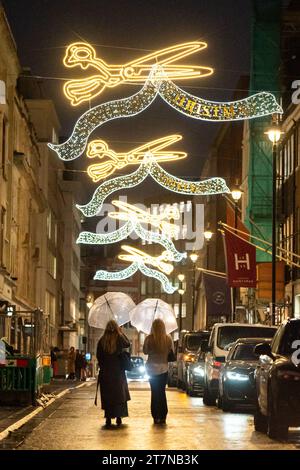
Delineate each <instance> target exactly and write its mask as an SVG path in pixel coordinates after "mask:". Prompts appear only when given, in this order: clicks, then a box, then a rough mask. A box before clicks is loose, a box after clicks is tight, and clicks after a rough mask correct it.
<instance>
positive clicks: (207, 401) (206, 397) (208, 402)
mask: <svg viewBox="0 0 300 470" xmlns="http://www.w3.org/2000/svg"><path fill="white" fill-rule="evenodd" d="M203 404H204V405H205V406H214V405H215V404H216V400H215V398H214V397H213V396H212V395H211V393H210V391H209V388H208V386H207V384H205V385H204V393H203Z"/></svg>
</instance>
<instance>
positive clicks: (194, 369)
mask: <svg viewBox="0 0 300 470" xmlns="http://www.w3.org/2000/svg"><path fill="white" fill-rule="evenodd" d="M206 344H207V342H206ZM204 365H205V352H203V351H202V347H201V346H200V348H199V349H198V351H197V354H196V360H195V362H193V363H191V364H190V365H189V366H188V368H187V375H186V377H187V378H186V393H187V395H189V396H191V397H192V396H195V395H199V396H202V395H203V390H204Z"/></svg>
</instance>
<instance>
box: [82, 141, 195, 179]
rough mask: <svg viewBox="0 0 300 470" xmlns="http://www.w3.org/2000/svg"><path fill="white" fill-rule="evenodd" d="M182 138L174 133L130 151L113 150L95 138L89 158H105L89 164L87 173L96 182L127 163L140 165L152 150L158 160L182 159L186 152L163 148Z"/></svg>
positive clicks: (91, 144)
mask: <svg viewBox="0 0 300 470" xmlns="http://www.w3.org/2000/svg"><path fill="white" fill-rule="evenodd" d="M181 139H182V136H181V135H180V134H172V135H168V136H166V137H161V138H160V139H156V140H152V141H150V142H147V143H146V144H143V145H141V146H139V147H137V148H135V149H133V150H130V151H129V152H124V153H117V152H114V151H113V150H111V149H110V148H109V147H108V145H107V143H106V142H105V141H104V140H93V141H92V142H90V143H89V145H88V148H87V153H86V155H87V157H88V158H96V157H97V158H99V159H100V160H104V159H105V161H103V162H102V163H96V164H93V165H90V166H88V168H87V173H88V175H89V177H90V178H91V179H92V180H93V182H94V183H97V182H98V181H100V180H103V179H105V178H107V177H108V176H110V175H112V174H113V173H114V172H115V171H117V170H120V169H122V168H124V167H126V166H127V165H139V164H140V163H141V162H142V161H143V159H144V156H145V153H146V152H151V154H152V155H153V157H154V158H155V160H156V161H158V162H159V161H160V162H167V161H174V160H181V159H183V158H186V157H187V153H186V152H178V151H176V150H162V149H164V148H165V147H169V146H170V145H172V144H173V143H175V142H178V141H179V140H181Z"/></svg>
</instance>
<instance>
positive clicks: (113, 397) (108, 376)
mask: <svg viewBox="0 0 300 470" xmlns="http://www.w3.org/2000/svg"><path fill="white" fill-rule="evenodd" d="M129 346H130V343H129V340H128V339H127V337H126V336H125V335H122V336H120V337H119V338H118V341H117V350H116V352H114V353H113V354H109V353H107V352H105V351H104V350H103V348H102V343H101V338H100V340H99V342H98V346H97V359H98V363H99V367H100V371H99V381H100V396H101V405H102V409H104V410H105V409H106V408H110V407H111V406H114V405H119V404H122V403H126V402H127V401H128V400H130V395H129V390H128V384H127V380H126V375H125V371H124V370H122V369H121V365H120V364H121V362H120V358H119V354H120V353H121V352H122V350H123V349H126V348H129Z"/></svg>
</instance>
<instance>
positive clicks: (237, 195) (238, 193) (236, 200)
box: [231, 187, 242, 322]
mask: <svg viewBox="0 0 300 470" xmlns="http://www.w3.org/2000/svg"><path fill="white" fill-rule="evenodd" d="M231 196H232V199H233V200H234V228H235V230H234V233H235V234H236V233H237V231H236V229H237V224H238V209H239V200H240V199H241V197H242V191H241V190H240V189H239V188H238V187H235V188H233V189H232V191H231ZM236 292H237V291H236V287H233V288H232V321H233V322H234V321H235V311H236Z"/></svg>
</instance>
